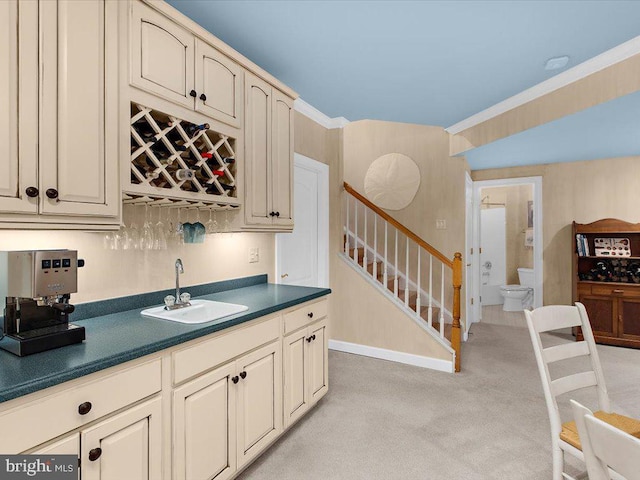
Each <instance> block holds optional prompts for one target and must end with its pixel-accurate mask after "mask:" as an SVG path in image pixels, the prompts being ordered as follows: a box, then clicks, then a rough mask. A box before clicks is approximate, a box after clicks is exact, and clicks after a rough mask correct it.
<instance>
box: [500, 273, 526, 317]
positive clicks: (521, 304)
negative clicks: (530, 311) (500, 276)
mask: <svg viewBox="0 0 640 480" xmlns="http://www.w3.org/2000/svg"><path fill="white" fill-rule="evenodd" d="M518 279H519V280H520V285H503V286H501V287H500V295H502V296H503V297H504V304H503V305H502V310H504V311H505V312H521V311H522V310H524V309H525V308H528V307H529V306H530V305H531V304H532V303H533V268H518Z"/></svg>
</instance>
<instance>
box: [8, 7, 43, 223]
mask: <svg viewBox="0 0 640 480" xmlns="http://www.w3.org/2000/svg"><path fill="white" fill-rule="evenodd" d="M37 21H38V7H37V4H35V3H27V2H18V0H7V1H3V2H0V31H1V32H2V34H1V35H2V41H0V105H2V108H1V109H0V209H1V210H3V211H13V212H27V213H36V211H37V203H36V202H35V201H30V200H29V197H28V196H27V195H26V189H27V188H28V187H29V186H31V185H33V186H37V178H36V162H35V161H34V156H35V154H36V150H35V147H36V143H35V142H33V139H29V136H34V135H36V134H37V131H38V130H37V124H36V118H35V115H37V103H36V96H35V95H25V93H27V92H28V91H31V92H34V91H36V90H35V89H36V88H37V84H36V83H35V79H36V78H37V71H38V70H37V68H38V66H37V60H36V59H37V41H38V39H37V32H36V31H35V29H34V26H35V25H37ZM19 44H20V50H21V51H22V50H23V49H25V48H26V49H27V50H28V51H30V52H31V53H34V52H35V53H36V55H35V56H34V57H31V58H32V59H33V61H29V59H28V58H27V57H26V55H23V56H20V57H19V56H18V45H19ZM21 94H22V95H21ZM23 101H28V104H29V105H28V107H27V105H25V104H24V103H23ZM19 103H20V105H21V106H22V107H23V110H24V112H23V113H27V111H28V110H27V108H30V110H31V115H32V117H31V119H30V121H29V122H27V121H25V120H26V119H25V118H23V117H21V116H19V115H18V104H19ZM20 120H22V121H20ZM21 140H22V144H20V142H21ZM29 140H31V145H30V142H29ZM28 146H31V149H30V151H27V152H24V153H26V155H24V157H25V161H21V158H20V157H19V156H18V152H20V153H23V149H24V148H27V147H28Z"/></svg>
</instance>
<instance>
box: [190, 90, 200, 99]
mask: <svg viewBox="0 0 640 480" xmlns="http://www.w3.org/2000/svg"><path fill="white" fill-rule="evenodd" d="M189 95H191V96H192V97H193V98H196V97H197V96H198V94H197V92H196V91H195V90H191V91H190V92H189Z"/></svg>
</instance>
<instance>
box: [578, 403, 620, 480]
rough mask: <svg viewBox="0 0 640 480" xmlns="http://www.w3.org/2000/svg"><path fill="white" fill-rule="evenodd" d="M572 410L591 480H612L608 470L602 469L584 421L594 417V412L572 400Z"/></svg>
mask: <svg viewBox="0 0 640 480" xmlns="http://www.w3.org/2000/svg"><path fill="white" fill-rule="evenodd" d="M571 409H572V410H573V418H574V419H575V421H576V427H578V436H579V437H580V444H581V445H582V453H583V455H584V463H585V465H586V466H587V473H588V474H589V480H610V479H609V472H608V470H607V469H606V468H603V467H602V465H601V464H600V462H599V461H598V459H597V458H596V456H595V454H594V453H593V447H592V446H591V439H590V438H589V433H588V432H587V425H586V423H585V421H584V419H585V418H586V417H587V416H589V415H593V412H592V411H591V410H589V409H588V408H587V407H585V406H584V405H582V404H581V403H578V402H576V401H575V400H571Z"/></svg>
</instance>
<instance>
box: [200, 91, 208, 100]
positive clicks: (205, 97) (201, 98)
mask: <svg viewBox="0 0 640 480" xmlns="http://www.w3.org/2000/svg"><path fill="white" fill-rule="evenodd" d="M200 100H202V101H203V102H206V101H207V96H206V95H205V94H204V93H203V94H202V95H200Z"/></svg>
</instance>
